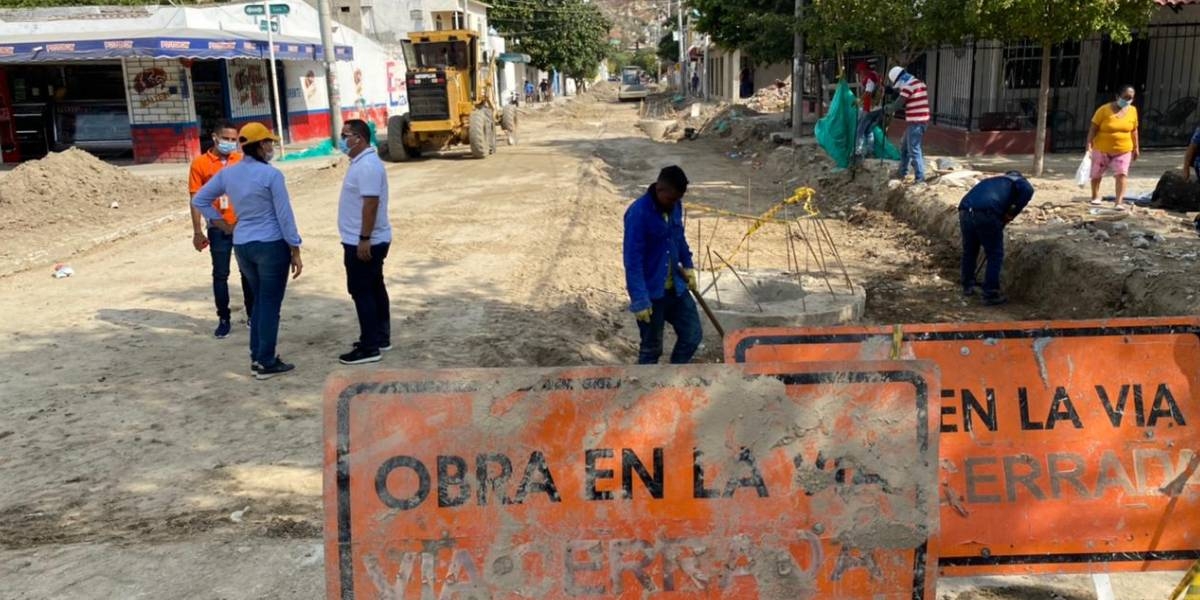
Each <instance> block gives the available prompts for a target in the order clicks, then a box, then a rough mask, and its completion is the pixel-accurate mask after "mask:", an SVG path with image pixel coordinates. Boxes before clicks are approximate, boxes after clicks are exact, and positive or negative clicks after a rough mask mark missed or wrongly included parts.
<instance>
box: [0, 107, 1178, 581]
mask: <svg viewBox="0 0 1200 600" xmlns="http://www.w3.org/2000/svg"><path fill="white" fill-rule="evenodd" d="M634 110H635V108H634V107H633V106H631V105H614V104H609V103H596V104H588V103H584V104H579V105H572V106H555V107H553V108H551V109H549V110H546V111H543V112H542V113H539V114H536V115H530V116H529V117H527V118H525V119H524V123H523V133H522V137H521V144H520V145H518V146H515V147H501V148H500V151H499V153H498V154H497V155H496V156H494V157H491V158H489V159H487V160H485V161H475V160H470V159H467V158H464V157H462V156H443V157H439V158H430V159H424V160H420V161H416V162H412V163H405V164H393V165H389V167H388V171H389V175H390V180H391V189H392V194H393V196H392V198H391V206H392V213H391V219H392V222H393V226H394V230H395V243H394V245H393V249H392V251H391V254H390V257H391V258H390V260H389V263H388V267H387V274H388V282H389V286H390V290H391V295H392V315H393V323H394V325H393V343H394V345H395V350H393V351H392V352H390V353H388V354H387V355H386V357H385V360H384V362H383V365H384V366H390V367H416V368H421V367H460V366H461V367H468V366H482V367H498V366H524V365H573V364H605V363H627V362H632V361H633V358H634V356H635V354H636V348H635V336H636V335H635V334H636V327H634V324H633V320H632V318H631V317H630V316H629V315H628V313H627V312H626V311H625V308H626V298H625V294H624V291H623V288H624V283H623V274H622V270H621V267H620V264H621V263H620V236H621V215H622V213H623V211H624V209H625V206H626V204H627V203H628V202H629V200H630V199H631V198H632V197H633V196H635V195H636V194H638V193H640V191H641V190H642V189H643V188H644V186H645V185H647V184H648V183H649V182H650V181H651V180H652V179H653V176H654V174H655V173H656V172H657V170H658V169H659V168H660V167H662V166H665V165H667V164H671V163H679V164H681V165H683V166H684V167H685V169H687V171H688V172H689V174H690V175H691V178H692V179H693V181H694V185H693V188H692V191H691V194H690V197H691V199H692V200H694V201H698V202H704V203H706V204H710V205H713V206H717V207H725V208H731V209H732V208H736V209H738V210H748V211H750V212H753V211H755V210H762V209H764V208H766V207H767V206H769V205H771V204H773V203H774V202H776V201H778V200H779V199H780V198H781V197H782V196H781V194H784V192H785V191H786V190H787V189H788V187H789V186H790V184H789V182H787V181H785V180H778V181H776V180H774V179H773V178H772V177H771V176H769V175H755V174H754V173H753V172H752V171H751V173H750V176H749V180H748V178H747V166H746V165H744V164H742V162H740V161H736V160H732V159H729V158H727V157H726V156H725V155H724V154H722V153H721V152H720V149H719V148H718V147H717V146H716V145H717V144H719V142H705V141H699V142H694V143H681V144H674V145H671V144H655V143H652V142H650V141H649V140H647V139H646V138H645V137H644V136H643V135H641V134H640V133H638V132H637V130H636V129H635V128H634V123H635V120H636V118H635V114H634ZM342 173H343V171H342V170H340V169H338V168H333V169H326V170H321V171H309V172H306V173H304V174H299V175H296V176H294V177H292V176H290V180H291V181H290V184H291V191H292V193H293V195H294V204H295V207H296V213H297V220H298V222H299V225H300V230H301V234H302V235H303V237H304V240H305V246H304V261H305V271H304V274H303V276H301V277H300V278H299V279H298V280H296V281H294V282H293V283H292V284H290V286H289V289H288V295H287V298H286V301H285V304H284V309H283V322H282V330H281V342H280V351H281V353H282V355H283V356H284V357H285V358H286V359H288V360H289V362H295V363H296V365H297V371H296V372H295V373H292V374H289V375H287V376H284V377H280V378H276V379H274V380H271V381H269V382H256V381H254V380H253V379H252V378H251V377H250V376H249V370H248V360H247V357H246V338H247V334H246V330H245V329H244V328H241V327H239V328H237V329H235V333H234V334H233V335H232V336H231V337H230V338H228V339H226V340H214V339H213V338H212V337H211V331H212V328H213V326H214V325H215V318H214V315H213V309H212V307H211V300H210V297H211V291H210V287H209V286H210V280H209V277H208V270H209V266H208V257H207V256H206V255H200V254H197V253H196V252H195V251H194V250H193V249H192V248H191V244H190V231H188V228H187V225H185V224H183V222H175V223H172V224H169V225H168V226H164V227H161V228H158V229H155V230H153V231H150V232H148V233H144V234H142V235H138V236H136V237H132V238H128V239H125V240H122V241H118V242H115V243H112V244H108V245H104V246H101V247H99V248H96V249H93V250H91V251H89V252H87V253H85V254H83V255H80V256H77V257H75V258H74V259H72V261H71V264H72V266H73V267H74V269H75V271H76V273H77V274H76V276H74V277H72V278H69V279H64V280H54V279H51V278H50V277H48V276H47V275H48V271H47V270H46V269H45V268H36V269H34V270H31V271H26V272H23V273H19V274H16V275H13V276H10V277H6V278H4V279H0V314H3V315H4V319H3V322H2V324H0V360H2V363H3V364H4V365H5V368H4V370H3V371H2V372H0V389H2V390H3V393H2V394H0V407H2V408H3V411H2V412H0V414H2V415H3V416H2V417H0V472H3V473H4V478H3V479H4V482H5V484H4V485H3V486H0V590H3V592H0V596H2V597H4V598H28V599H42V598H56V599H75V598H130V599H133V598H224V599H231V600H232V599H251V598H274V599H285V598H296V599H300V598H305V599H307V598H315V597H319V596H320V594H321V593H322V590H323V587H322V582H323V570H322V569H323V567H322V564H323V560H324V559H323V556H322V550H321V539H320V536H321V524H322V517H321V503H320V494H321V435H320V408H321V398H320V394H321V389H322V383H323V381H324V380H325V378H326V377H327V376H328V375H329V374H330V373H331V372H332V371H333V370H335V369H336V368H337V363H336V357H337V355H338V354H339V353H340V352H344V351H346V350H347V349H348V348H349V344H350V342H351V341H352V340H353V339H354V338H355V336H356V327H357V326H356V322H355V318H354V311H353V305H352V303H351V302H350V299H349V297H348V296H347V294H346V292H345V284H344V274H343V273H344V272H343V267H342V265H341V260H342V250H341V247H340V245H339V242H338V236H337V231H336V216H335V215H336V204H337V202H336V199H337V192H338V188H339V185H340V182H341V175H342ZM747 181H749V185H750V188H751V189H750V190H749V191H750V201H749V204H750V206H749V207H748V208H747V206H746V203H747V201H746V197H747V190H746V186H747ZM164 210H166V209H164ZM141 216H145V217H146V218H147V219H149V218H151V217H153V216H154V215H141ZM697 220H698V221H701V222H703V221H704V219H697ZM830 225H831V230H832V233H833V236H834V237H835V239H836V240H837V242H838V244H839V246H840V248H841V249H842V252H843V258H844V259H845V261H846V263H847V267H848V269H849V272H850V275H851V276H852V277H853V278H854V279H855V280H856V281H858V282H860V283H862V284H863V285H865V286H866V287H867V289H868V319H869V320H873V321H877V322H891V321H908V322H914V321H929V320H960V319H976V320H978V319H1001V318H1005V319H1007V318H1016V317H1033V316H1038V314H1037V313H1036V311H1033V310H1031V309H1029V308H1027V307H1023V306H1021V305H1015V306H1011V307H1008V308H1006V309H1005V310H1003V311H994V310H985V309H982V308H980V307H976V306H972V305H967V304H964V303H963V302H962V301H961V300H959V299H958V298H957V295H956V294H955V293H954V291H955V285H954V284H953V283H952V280H951V279H949V278H948V277H952V275H948V274H947V272H946V271H944V270H943V267H944V264H945V263H944V262H939V260H938V259H937V256H936V251H935V247H934V246H932V245H931V244H930V243H929V242H928V241H926V240H925V239H924V238H921V237H920V236H918V235H916V234H915V233H913V232H912V231H911V230H910V229H908V228H907V227H905V226H903V225H901V224H900V223H898V222H897V221H895V220H894V219H892V218H891V217H890V216H889V215H887V214H886V213H880V212H871V211H867V212H866V213H864V214H863V215H862V216H861V218H860V219H859V220H858V221H857V223H856V224H854V225H851V224H849V223H846V222H843V221H833V222H831V223H830ZM710 226H711V224H704V227H710ZM689 235H691V232H689ZM737 235H738V234H737V232H736V231H735V230H734V227H732V226H730V227H729V228H728V230H727V231H725V232H723V233H722V234H720V235H718V236H717V238H718V239H719V240H721V242H720V243H728V242H730V241H736V236H737ZM781 240H782V234H781V233H780V232H771V231H766V232H764V233H763V234H762V237H761V239H760V238H757V237H756V238H755V242H754V243H755V246H754V249H753V250H752V253H751V260H752V261H754V265H755V266H764V267H767V266H783V264H784V261H785V253H784V251H783V248H784V245H783V244H782V241H781ZM234 296H235V297H237V294H236V293H235V294H234ZM243 317H244V316H243V315H241V314H236V313H235V321H238V322H239V324H240V323H241V322H242V321H243ZM719 356H720V348H719V344H718V342H717V340H716V339H715V337H714V335H713V334H712V333H711V332H709V333H708V334H707V335H706V344H705V347H704V349H703V350H702V357H703V358H704V359H706V360H710V361H711V360H716V359H718V358H719ZM243 510H244V512H239V511H243ZM235 512H237V513H238V514H237V515H236V516H235V515H234V513H235ZM231 517H232V518H231ZM1171 583H1173V581H1171V582H1168V583H1167V584H1166V585H1167V588H1168V589H1169V587H1170V584H1171ZM1064 585H1067V586H1068V587H1067V588H1063V589H1078V586H1079V585H1081V584H1080V583H1079V582H1078V580H1076V579H1071V580H1070V582H1069V583H1068V584H1064ZM1131 585H1132V584H1131ZM1137 585H1140V586H1141V588H1138V589H1145V585H1144V584H1140V583H1138V584H1137ZM1072 586H1073V587H1072ZM1047 589H1050V588H1047ZM954 593H956V594H957V593H958V592H957V591H956V592H954ZM950 597H958V596H950ZM961 597H963V598H966V597H970V596H969V595H968V596H961ZM996 597H1009V596H996ZM1012 597H1032V596H1012ZM1046 597H1050V596H1049V595H1047V596H1046ZM1122 597H1131V598H1132V597H1141V596H1122Z"/></svg>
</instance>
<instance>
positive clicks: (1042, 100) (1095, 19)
mask: <svg viewBox="0 0 1200 600" xmlns="http://www.w3.org/2000/svg"><path fill="white" fill-rule="evenodd" d="M976 1H977V2H978V4H977V12H976V13H975V15H973V16H974V17H975V23H976V27H975V28H976V29H977V30H978V31H979V34H980V37H982V38H990V39H999V40H1020V39H1025V40H1033V41H1035V42H1037V43H1038V44H1039V45H1040V46H1041V49H1042V81H1041V86H1040V88H1039V90H1038V105H1037V134H1036V136H1035V139H1036V142H1035V146H1034V155H1033V174H1034V176H1040V175H1041V174H1042V171H1043V168H1044V163H1045V154H1046V115H1047V112H1048V110H1049V106H1050V56H1051V54H1052V50H1053V47H1054V45H1055V44H1061V43H1064V42H1070V41H1080V40H1084V39H1087V38H1088V37H1091V36H1093V35H1095V34H1097V33H1099V32H1104V33H1105V34H1107V35H1108V36H1109V38H1111V39H1112V40H1113V41H1115V42H1128V41H1129V40H1130V39H1132V38H1133V30H1134V29H1136V28H1138V27H1141V26H1143V25H1145V24H1147V23H1149V22H1150V16H1151V15H1152V14H1153V11H1154V9H1155V6H1156V5H1155V1H1154V0H976Z"/></svg>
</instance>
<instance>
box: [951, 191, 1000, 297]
mask: <svg viewBox="0 0 1200 600" xmlns="http://www.w3.org/2000/svg"><path fill="white" fill-rule="evenodd" d="M958 223H959V226H960V227H961V231H962V244H963V254H962V285H963V289H964V290H966V289H969V288H973V287H975V283H976V282H975V271H976V269H977V267H976V266H975V265H976V262H977V261H978V260H979V250H980V248H982V249H983V254H984V256H986V257H987V269H986V270H985V271H984V277H983V295H984V296H996V295H998V294H999V293H1000V271H1001V270H1002V269H1003V268H1004V220H1003V219H1001V218H1000V217H999V216H998V215H994V214H991V213H985V212H979V211H971V210H959V211H958Z"/></svg>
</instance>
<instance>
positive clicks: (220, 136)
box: [188, 121, 254, 339]
mask: <svg viewBox="0 0 1200 600" xmlns="http://www.w3.org/2000/svg"><path fill="white" fill-rule="evenodd" d="M212 136H213V147H212V148H211V149H209V151H208V152H205V153H204V154H201V155H200V156H198V157H196V160H194V161H192V168H191V171H190V172H189V174H188V195H189V198H190V197H193V196H195V195H196V192H198V191H200V188H202V187H204V184H206V183H208V180H209V179H212V178H213V176H214V175H216V174H217V171H220V170H221V169H224V168H225V167H228V166H229V165H232V164H236V163H237V162H238V161H240V160H242V153H241V152H238V130H237V127H234V126H233V124H231V123H229V122H226V121H221V122H218V123H217V125H216V126H215V127H213V133H212ZM188 206H189V207H191V204H190V203H189V204H188ZM213 208H215V209H217V210H218V211H220V212H221V216H222V217H224V220H225V222H226V223H229V224H230V225H233V224H235V223H237V215H236V214H235V213H234V211H233V206H232V205H230V203H229V197H228V196H221V197H220V198H219V199H217V201H216V202H214V203H213ZM191 211H192V246H193V247H195V248H196V252H201V251H203V250H204V248H205V247H207V248H208V249H209V252H210V253H211V254H212V278H213V299H214V300H215V301H216V304H217V319H219V321H218V323H217V329H216V331H214V332H213V336H214V337H216V338H217V339H222V338H225V337H226V336H228V335H229V331H230V329H231V326H230V323H229V316H230V315H229V262H230V260H232V257H233V234H230V233H225V232H224V231H221V230H220V229H218V228H216V227H213V226H212V225H211V224H208V236H207V237H205V235H204V227H203V225H204V218H203V217H202V216H201V215H200V211H198V210H196V208H195V207H191ZM242 298H243V300H244V301H245V304H246V315H247V319H249V315H250V314H251V312H250V311H251V309H252V308H253V306H254V295H253V293H252V292H251V291H250V286H249V285H247V284H246V277H245V276H244V275H243V276H242Z"/></svg>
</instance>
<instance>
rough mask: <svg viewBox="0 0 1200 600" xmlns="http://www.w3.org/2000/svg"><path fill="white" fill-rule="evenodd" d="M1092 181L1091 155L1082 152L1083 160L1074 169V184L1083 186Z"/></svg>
mask: <svg viewBox="0 0 1200 600" xmlns="http://www.w3.org/2000/svg"><path fill="white" fill-rule="evenodd" d="M1091 181H1092V155H1091V154H1084V155H1083V160H1082V161H1080V162H1079V168H1078V169H1075V185H1078V186H1079V187H1083V186H1085V185H1087V184H1088V183H1090V182H1091Z"/></svg>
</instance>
